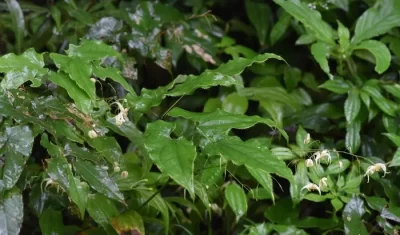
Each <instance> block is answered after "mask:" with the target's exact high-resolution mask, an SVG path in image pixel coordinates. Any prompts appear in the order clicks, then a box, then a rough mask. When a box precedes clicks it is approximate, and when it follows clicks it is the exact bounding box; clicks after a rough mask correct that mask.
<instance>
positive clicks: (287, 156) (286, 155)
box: [271, 147, 296, 160]
mask: <svg viewBox="0 0 400 235" xmlns="http://www.w3.org/2000/svg"><path fill="white" fill-rule="evenodd" d="M271 152H272V154H273V155H274V156H275V157H276V158H278V159H279V160H293V159H295V158H296V155H295V154H294V153H293V152H292V150H290V149H289V148H285V147H275V148H272V149H271Z"/></svg>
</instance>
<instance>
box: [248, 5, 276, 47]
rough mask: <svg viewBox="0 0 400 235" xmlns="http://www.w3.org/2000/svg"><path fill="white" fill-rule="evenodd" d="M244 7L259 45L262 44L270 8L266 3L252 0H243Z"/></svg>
mask: <svg viewBox="0 0 400 235" xmlns="http://www.w3.org/2000/svg"><path fill="white" fill-rule="evenodd" d="M245 7H246V12H247V17H248V18H249V20H250V23H251V24H252V25H253V27H254V28H255V29H256V32H257V37H258V40H259V42H260V45H264V44H265V40H266V38H267V33H268V27H269V19H270V15H271V9H270V7H269V6H268V5H267V4H265V3H263V2H258V1H254V0H248V1H245Z"/></svg>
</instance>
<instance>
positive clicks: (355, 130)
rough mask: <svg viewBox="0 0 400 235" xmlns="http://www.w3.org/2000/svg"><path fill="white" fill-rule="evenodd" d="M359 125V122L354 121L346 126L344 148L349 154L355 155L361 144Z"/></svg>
mask: <svg viewBox="0 0 400 235" xmlns="http://www.w3.org/2000/svg"><path fill="white" fill-rule="evenodd" d="M360 130H361V123H360V121H359V120H355V121H353V122H352V123H350V124H347V128H346V131H347V132H346V139H345V142H346V148H347V150H348V151H349V152H350V153H353V154H354V153H356V152H357V151H358V149H359V147H360V144H361V137H360Z"/></svg>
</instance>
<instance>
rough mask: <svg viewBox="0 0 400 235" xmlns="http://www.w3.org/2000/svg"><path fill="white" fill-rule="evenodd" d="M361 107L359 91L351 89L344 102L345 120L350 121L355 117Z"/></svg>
mask: <svg viewBox="0 0 400 235" xmlns="http://www.w3.org/2000/svg"><path fill="white" fill-rule="evenodd" d="M360 108H361V99H360V96H359V92H358V90H356V89H353V90H351V91H350V92H349V96H348V97H347V99H346V101H345V102H344V115H345V116H346V121H347V122H348V123H351V122H353V121H354V119H355V118H356V117H357V115H358V113H359V112H360Z"/></svg>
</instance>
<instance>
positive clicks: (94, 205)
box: [87, 194, 120, 234]
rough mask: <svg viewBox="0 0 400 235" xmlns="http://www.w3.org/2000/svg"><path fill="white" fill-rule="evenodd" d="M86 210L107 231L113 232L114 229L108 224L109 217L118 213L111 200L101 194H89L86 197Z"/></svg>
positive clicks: (109, 221)
mask: <svg viewBox="0 0 400 235" xmlns="http://www.w3.org/2000/svg"><path fill="white" fill-rule="evenodd" d="M87 210H88V213H89V215H90V216H91V217H92V218H93V220H94V221H95V222H96V223H98V224H99V225H100V226H102V227H103V228H104V229H105V230H106V231H108V232H109V233H111V234H114V233H115V230H114V229H113V228H112V227H111V225H110V223H111V218H112V217H115V216H117V215H119V214H120V213H119V211H118V209H117V207H116V206H115V204H114V202H113V201H112V200H110V199H109V198H107V197H106V196H103V195H101V194H91V195H89V197H88V207H87Z"/></svg>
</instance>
